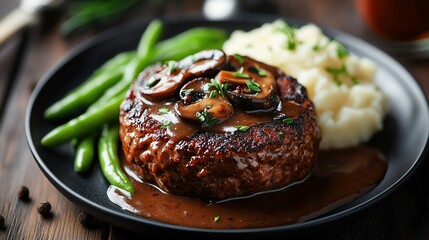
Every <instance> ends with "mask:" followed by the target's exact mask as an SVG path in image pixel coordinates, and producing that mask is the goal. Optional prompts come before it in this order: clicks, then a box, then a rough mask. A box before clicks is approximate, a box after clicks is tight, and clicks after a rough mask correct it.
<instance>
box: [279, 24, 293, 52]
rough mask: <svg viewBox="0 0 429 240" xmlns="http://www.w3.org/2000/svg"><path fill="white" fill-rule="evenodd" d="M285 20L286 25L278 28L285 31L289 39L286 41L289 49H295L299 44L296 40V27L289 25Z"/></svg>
mask: <svg viewBox="0 0 429 240" xmlns="http://www.w3.org/2000/svg"><path fill="white" fill-rule="evenodd" d="M283 22H284V26H283V27H282V28H278V29H277V30H278V31H280V32H282V33H284V34H285V35H286V37H287V41H286V47H287V49H289V50H295V47H296V45H297V40H296V35H295V31H296V28H294V27H291V26H289V24H287V22H285V21H283Z"/></svg>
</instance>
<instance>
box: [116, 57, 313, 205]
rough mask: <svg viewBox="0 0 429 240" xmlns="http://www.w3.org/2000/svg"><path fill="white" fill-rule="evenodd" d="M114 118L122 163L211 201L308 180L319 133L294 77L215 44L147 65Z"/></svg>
mask: <svg viewBox="0 0 429 240" xmlns="http://www.w3.org/2000/svg"><path fill="white" fill-rule="evenodd" d="M119 120H120V138H121V141H122V148H123V152H124V155H125V159H126V164H127V165H128V166H129V167H130V168H131V170H132V171H134V172H135V173H136V174H137V175H138V176H139V177H141V178H142V179H143V180H144V181H146V182H148V183H152V184H155V185H157V186H158V187H159V188H161V189H162V190H164V191H166V192H168V193H171V194H175V195H182V196H188V197H196V198H200V199H205V200H215V201H216V200H221V199H227V198H233V197H240V196H249V195H252V194H255V193H260V192H264V191H269V190H275V189H281V188H284V187H286V186H288V185H290V184H292V183H295V182H298V181H301V180H303V179H305V178H306V177H307V176H308V175H309V174H311V172H312V169H313V166H314V164H315V160H316V158H317V153H318V146H319V142H320V138H321V136H320V131H319V128H318V125H317V122H316V113H315V109H314V106H313V103H312V102H311V101H310V99H309V98H308V96H307V93H306V89H305V88H304V87H303V86H302V85H300V84H299V83H298V82H297V80H296V79H294V78H292V77H289V76H287V75H285V74H284V73H283V72H282V71H281V70H279V69H278V68H275V67H272V66H269V65H266V64H264V63H261V62H258V61H255V60H254V59H251V58H248V57H245V56H240V55H234V56H226V55H225V54H224V53H223V52H222V51H220V50H206V51H202V52H200V53H197V54H195V55H193V56H189V57H187V58H185V59H183V60H181V61H179V62H169V63H168V64H165V65H161V64H155V65H152V66H150V67H148V68H146V69H145V70H144V71H143V72H142V73H141V74H140V75H139V77H138V79H137V80H136V81H135V82H134V83H133V85H132V86H131V88H130V89H129V91H128V93H127V96H126V99H125V100H124V101H123V103H122V104H121V112H120V119H119Z"/></svg>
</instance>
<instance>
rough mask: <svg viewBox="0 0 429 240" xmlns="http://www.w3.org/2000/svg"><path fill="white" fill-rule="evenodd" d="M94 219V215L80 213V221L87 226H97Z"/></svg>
mask: <svg viewBox="0 0 429 240" xmlns="http://www.w3.org/2000/svg"><path fill="white" fill-rule="evenodd" d="M94 220H95V219H94V216H92V215H91V214H89V213H87V212H80V213H79V222H80V224H82V225H83V226H84V227H86V228H94V227H95V226H96V224H95V222H94Z"/></svg>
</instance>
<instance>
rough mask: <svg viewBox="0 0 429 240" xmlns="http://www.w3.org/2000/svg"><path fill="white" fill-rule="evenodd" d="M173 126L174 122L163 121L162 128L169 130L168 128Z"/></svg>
mask: <svg viewBox="0 0 429 240" xmlns="http://www.w3.org/2000/svg"><path fill="white" fill-rule="evenodd" d="M172 124H173V122H172V121H170V120H164V121H162V125H161V128H167V127H168V126H170V125H172Z"/></svg>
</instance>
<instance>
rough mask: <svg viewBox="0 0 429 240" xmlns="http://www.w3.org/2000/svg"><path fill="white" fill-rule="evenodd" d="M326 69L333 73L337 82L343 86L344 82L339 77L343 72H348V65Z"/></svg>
mask: <svg viewBox="0 0 429 240" xmlns="http://www.w3.org/2000/svg"><path fill="white" fill-rule="evenodd" d="M326 71H328V73H330V74H331V75H332V77H333V78H334V81H335V83H336V84H337V85H338V86H341V84H342V82H341V81H340V79H339V78H338V77H339V76H340V75H341V74H347V69H346V65H344V64H343V65H341V67H338V68H326Z"/></svg>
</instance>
